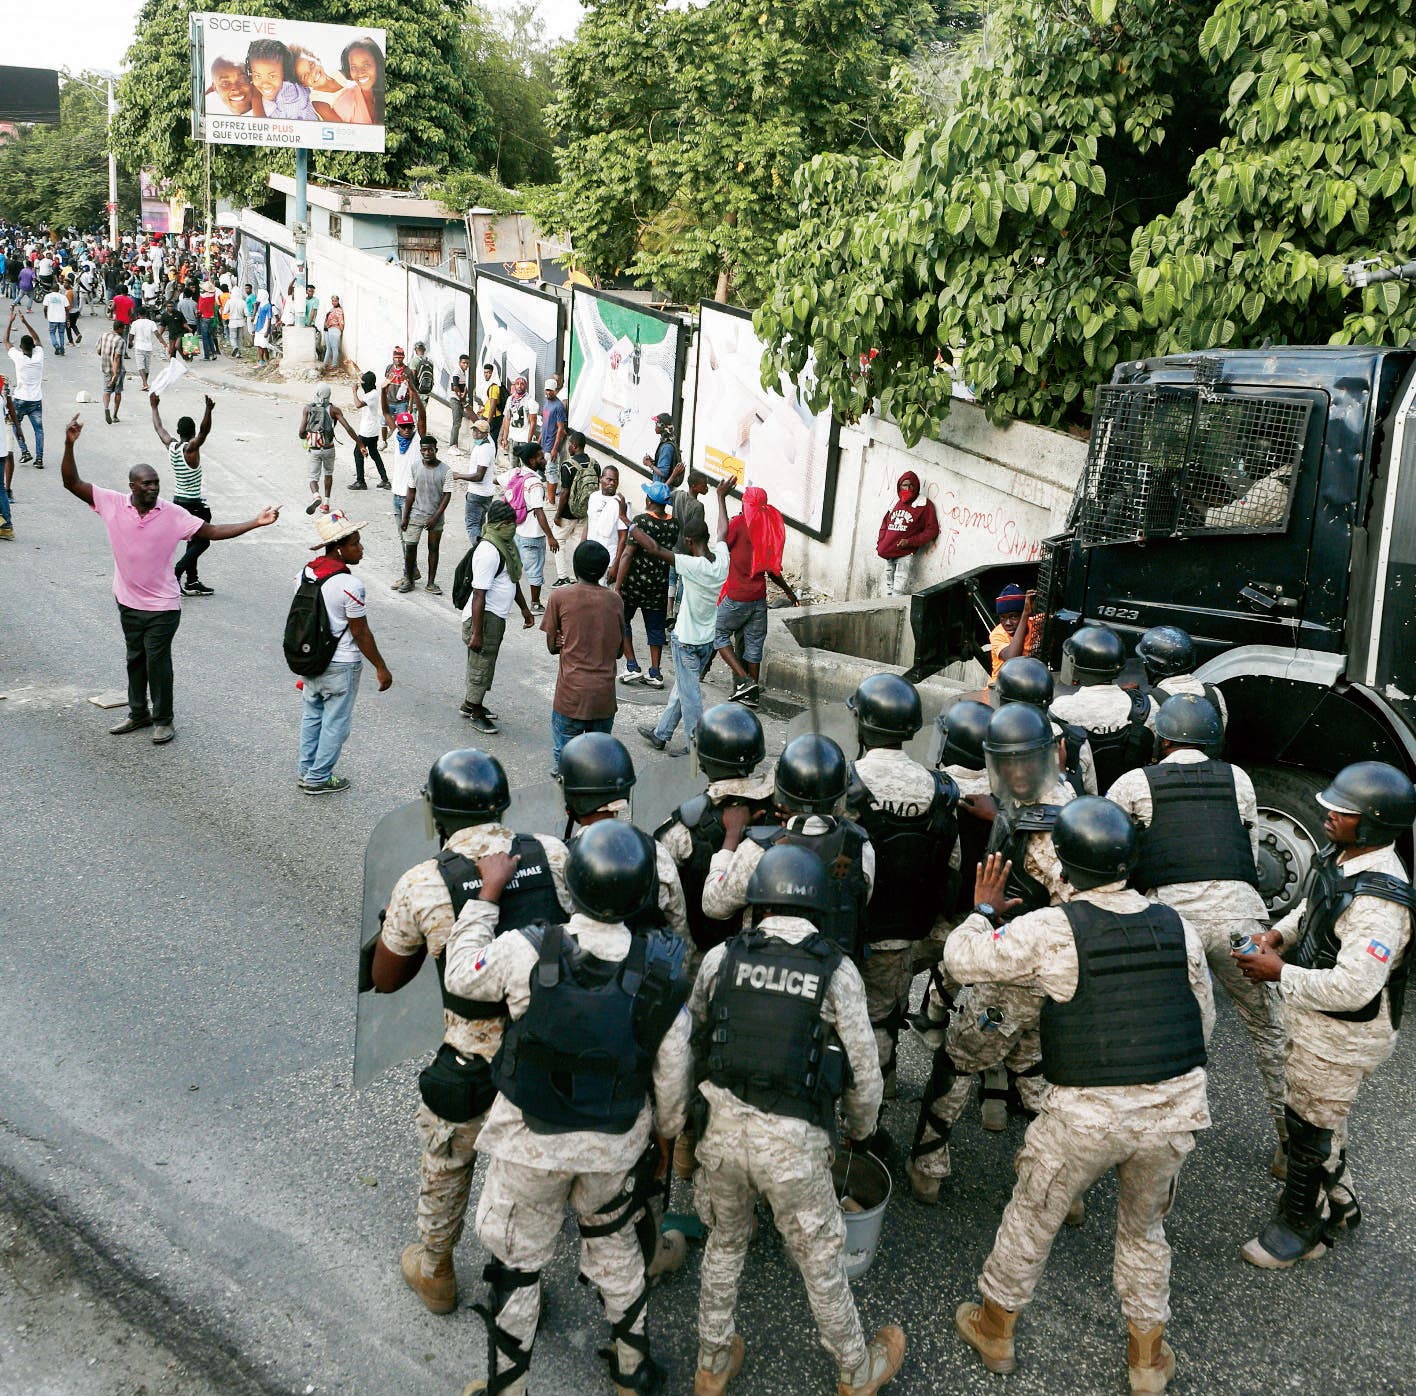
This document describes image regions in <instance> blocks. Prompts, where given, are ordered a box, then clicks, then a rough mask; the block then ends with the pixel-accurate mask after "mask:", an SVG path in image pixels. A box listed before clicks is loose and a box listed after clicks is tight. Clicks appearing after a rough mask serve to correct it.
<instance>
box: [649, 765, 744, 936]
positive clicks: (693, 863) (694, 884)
mask: <svg viewBox="0 0 1416 1396" xmlns="http://www.w3.org/2000/svg"><path fill="white" fill-rule="evenodd" d="M675 824H682V825H683V827H684V828H685V829H686V830H688V837H689V841H690V844H691V848H692V851H691V852H690V854H689V856H688V861H687V862H686V863H680V864H679V881H680V882H681V883H682V884H683V899H684V902H685V904H686V908H687V912H688V929H689V933H690V934H691V935H692V936H693V943H694V944H695V945H696V946H697V947H698V948H699V950H701V951H708V950H711V949H712V948H713V947H714V946H715V945H721V944H722V943H723V941H725V940H727V939H728V937H729V936H734V935H736V934H737V933H738V928H739V927H740V926H741V925H742V914H741V912H739V913H738V914H737V915H736V916H730V917H727V918H719V917H716V916H705V915H704V914H703V887H704V884H705V883H706V882H707V881H708V864H709V863H710V861H711V860H712V857H713V855H714V854H715V853H717V852H718V850H719V849H721V848H722V846H723V838H724V834H725V832H726V831H725V830H724V828H723V810H722V806H721V805H718V804H716V803H714V801H712V800H711V799H709V798H708V796H707V794H706V793H705V794H702V795H695V796H694V797H693V799H691V800H687V801H685V802H684V803H683V804H681V805H680V806H679V807H678V809H677V810H675V811H674V813H673V814H671V815H670V816H669V817H668V818H667V819H666V820H664V822H663V823H662V824H661V825H659V827H658V828H657V829H655V830H654V838H655V839H656V840H657V839H661V838H663V836H664V835H665V834H667V833H668V832H669V830H670V829H672V828H673V827H674V825H675Z"/></svg>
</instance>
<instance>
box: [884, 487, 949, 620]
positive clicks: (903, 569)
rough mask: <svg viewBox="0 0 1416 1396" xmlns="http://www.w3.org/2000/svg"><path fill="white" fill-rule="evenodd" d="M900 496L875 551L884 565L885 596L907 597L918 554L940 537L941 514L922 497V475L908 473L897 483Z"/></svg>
mask: <svg viewBox="0 0 1416 1396" xmlns="http://www.w3.org/2000/svg"><path fill="white" fill-rule="evenodd" d="M895 490H896V493H897V495H898V497H897V498H896V500H895V502H894V503H893V504H892V505H891V506H890V507H889V508H888V509H887V510H886V511H885V517H884V519H883V520H881V523H880V536H879V537H878V538H877V539H876V540H875V551H876V552H877V553H878V554H879V556H880V557H881V558H882V559H883V561H884V563H885V594H886V595H887V596H908V595H909V594H910V574H911V573H912V572H913V570H914V559H915V554H916V553H917V552H919V550H920V549H921V548H923V547H926V546H928V545H929V544H930V543H932V542H933V541H934V540H935V539H936V538H938V537H939V515H938V514H936V513H935V512H934V505H933V504H932V503H931V502H930V501H929V500H927V499H923V498H921V497H920V492H919V476H918V475H916V474H915V473H914V471H913V470H907V471H905V473H904V474H903V475H901V476H900V478H899V479H898V480H897V481H896V482H895Z"/></svg>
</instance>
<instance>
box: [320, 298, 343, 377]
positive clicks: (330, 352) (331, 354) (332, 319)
mask: <svg viewBox="0 0 1416 1396" xmlns="http://www.w3.org/2000/svg"><path fill="white" fill-rule="evenodd" d="M343 338H344V307H343V306H342V305H340V303H339V297H338V296H331V297H330V298H329V309H328V310H327V311H325V317H324V362H323V364H322V365H321V367H322V368H323V369H324V370H325V371H326V372H328V370H330V369H332V368H338V367H339V341H340V340H341V339H343Z"/></svg>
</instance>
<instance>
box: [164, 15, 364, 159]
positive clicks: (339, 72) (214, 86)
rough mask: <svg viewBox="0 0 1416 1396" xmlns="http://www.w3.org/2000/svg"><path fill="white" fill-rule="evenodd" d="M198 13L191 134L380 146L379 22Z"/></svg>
mask: <svg viewBox="0 0 1416 1396" xmlns="http://www.w3.org/2000/svg"><path fill="white" fill-rule="evenodd" d="M191 21H192V22H191V38H192V138H193V139H194V140H199V141H209V142H212V143H214V144H217V145H273V146H291V147H295V146H306V147H309V148H310V149H313V150H368V151H375V152H377V153H380V154H381V153H382V152H383V149H384V134H385V133H384V60H385V56H386V54H387V52H388V49H387V46H386V43H385V35H384V31H383V30H382V29H364V28H360V27H358V26H353V25H347V24H309V23H306V22H305V21H304V20H298V19H265V18H262V17H260V16H257V15H225V14H194V15H193V16H192V17H191Z"/></svg>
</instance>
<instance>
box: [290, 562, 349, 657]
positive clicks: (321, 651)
mask: <svg viewBox="0 0 1416 1396" xmlns="http://www.w3.org/2000/svg"><path fill="white" fill-rule="evenodd" d="M348 570H349V569H348V568H347V567H341V568H340V569H339V572H347V571H348ZM339 572H331V573H330V574H329V576H330V577H337V576H339ZM327 581H329V577H323V578H321V579H320V580H319V581H317V582H316V581H311V579H310V578H309V577H306V576H305V575H304V574H303V573H302V574H301V576H300V586H299V588H298V589H297V590H296V592H295V598H294V600H292V601H291V603H290V614H289V615H287V616H286V617H285V662H286V663H287V664H288V665H289V666H290V672H291V673H293V674H299V675H300V676H301V677H302V678H307V679H312V678H314V677H315V675H316V674H323V673H324V671H325V670H326V669H328V668H329V666H330V662H331V661H332V660H333V659H334V652H335V650H337V649H338V648H339V641H340V639H341V637H342V636H343V634H344V631H343V630H341V631H340V632H339V634H337V635H336V634H335V632H334V631H333V630H332V629H331V628H330V624H329V611H328V610H327V609H326V607H325V603H324V590H323V588H324V584H325V582H327ZM347 628H348V627H346V629H347Z"/></svg>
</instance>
